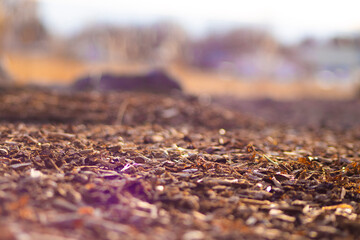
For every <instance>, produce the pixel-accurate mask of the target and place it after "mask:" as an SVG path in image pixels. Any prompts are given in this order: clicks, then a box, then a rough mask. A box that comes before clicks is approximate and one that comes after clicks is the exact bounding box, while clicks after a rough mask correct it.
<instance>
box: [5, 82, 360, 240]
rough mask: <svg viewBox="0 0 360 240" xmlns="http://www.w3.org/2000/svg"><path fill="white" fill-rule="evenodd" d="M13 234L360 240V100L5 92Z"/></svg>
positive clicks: (9, 235) (8, 223) (8, 212)
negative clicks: (281, 99) (278, 100)
mask: <svg viewBox="0 0 360 240" xmlns="http://www.w3.org/2000/svg"><path fill="white" fill-rule="evenodd" d="M0 102H1V104H0V121H1V123H0V215H1V218H0V239H89V240H90V239H185V240H190V239H193V240H195V239H356V238H358V236H359V234H360V185H359V182H360V175H359V174H360V121H359V117H360V101H358V100H346V101H334V100H333V101H319V100H303V101H281V102H277V101H274V100H246V101H245V100H238V99H233V98H230V97H217V98H213V99H211V98H208V97H194V96H188V95H180V94H179V95H177V96H172V97H170V96H165V95H153V94H150V93H148V94H147V93H130V92H125V93H98V92H87V93H64V92H62V93H61V92H52V91H49V90H41V89H32V90H29V89H28V90H26V89H17V90H12V91H5V92H1V94H0Z"/></svg>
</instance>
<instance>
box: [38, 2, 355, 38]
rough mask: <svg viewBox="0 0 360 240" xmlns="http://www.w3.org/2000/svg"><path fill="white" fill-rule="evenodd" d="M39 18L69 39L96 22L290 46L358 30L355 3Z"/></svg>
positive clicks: (52, 13) (73, 11) (47, 7)
mask: <svg viewBox="0 0 360 240" xmlns="http://www.w3.org/2000/svg"><path fill="white" fill-rule="evenodd" d="M39 4H40V14H41V17H42V18H43V19H44V20H45V21H46V24H47V26H48V27H50V28H51V29H54V32H58V33H60V34H70V33H73V32H75V31H76V30H78V29H80V28H81V27H83V26H86V25H88V24H91V23H95V22H110V23H114V24H146V23H153V22H156V21H159V20H164V19H166V20H172V21H175V22H179V23H180V24H182V25H183V26H184V27H185V29H187V30H188V31H189V32H191V33H192V34H195V35H198V34H201V33H203V32H205V31H206V30H207V29H210V28H212V27H214V26H213V25H216V27H217V28H221V27H225V28H226V27H229V26H236V25H237V24H251V25H258V26H262V27H266V28H269V29H270V30H272V31H273V32H274V33H275V34H276V35H277V36H278V37H279V38H280V39H282V40H284V41H293V40H296V39H298V38H300V37H303V36H307V35H313V36H316V37H321V36H327V35H331V34H335V33H344V32H345V33H346V32H350V31H354V30H360V14H358V9H359V7H360V2H359V1H357V0H332V1H328V0H315V1H314V0H301V1H300V0H299V1H295V0H292V1H290V0H251V1H241V0H222V1H209V0H182V1H169V0H151V1H145V0H131V1H122V0H98V1H89V0H40V1H39Z"/></svg>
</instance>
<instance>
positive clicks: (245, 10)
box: [0, 0, 360, 99]
mask: <svg viewBox="0 0 360 240" xmlns="http://www.w3.org/2000/svg"><path fill="white" fill-rule="evenodd" d="M358 6H359V3H358V2H357V1H356V0H333V1H325V0H317V1H310V0H302V1H286V0H271V1H266V0H253V1H239V0H238V1H236V0H222V1H204V0H199V1H190V0H183V1H176V2H168V1H165V0H152V1H143V0H132V1H116V0H93V1H87V0H71V1H70V0H37V1H36V0H0V61H1V66H0V79H1V80H0V83H1V84H2V85H9V84H16V85H23V84H29V83H30V84H45V85H59V84H60V85H61V84H64V85H65V84H70V83H72V82H73V81H74V80H75V79H76V78H78V77H79V76H82V75H85V74H88V73H89V74H96V73H101V72H114V73H126V74H130V73H139V72H146V71H148V70H150V69H154V68H164V69H166V70H167V71H169V72H170V73H171V74H172V75H173V76H174V77H176V78H177V79H179V80H180V81H181V82H182V84H183V86H184V88H185V90H186V91H187V92H189V93H195V94H213V95H221V94H226V95H233V96H237V97H240V98H259V97H270V98H276V99H292V98H306V97H310V98H336V99H348V98H353V97H354V96H356V95H359V92H360V90H359V89H360V87H359V86H360V14H358V12H357V11H358Z"/></svg>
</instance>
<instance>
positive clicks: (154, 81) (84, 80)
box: [72, 70, 182, 94]
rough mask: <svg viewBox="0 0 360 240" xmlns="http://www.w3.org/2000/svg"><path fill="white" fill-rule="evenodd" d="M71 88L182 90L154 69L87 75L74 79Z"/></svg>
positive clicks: (156, 91)
mask: <svg viewBox="0 0 360 240" xmlns="http://www.w3.org/2000/svg"><path fill="white" fill-rule="evenodd" d="M72 88H73V89H74V90H80V91H86V90H97V91H142V92H153V93H165V94H170V93H171V92H173V91H181V90H182V87H181V85H180V83H179V82H178V81H177V80H176V79H174V78H173V77H171V76H170V75H169V74H168V73H166V72H165V71H163V70H154V71H151V72H149V73H146V74H144V75H119V74H112V73H103V74H100V75H89V76H85V77H81V78H80V79H77V80H75V82H74V84H73V86H72Z"/></svg>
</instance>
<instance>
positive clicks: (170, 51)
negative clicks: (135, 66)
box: [66, 22, 186, 65]
mask: <svg viewBox="0 0 360 240" xmlns="http://www.w3.org/2000/svg"><path fill="white" fill-rule="evenodd" d="M68 41H69V44H67V45H68V46H70V47H69V48H68V49H66V51H68V52H69V53H71V54H73V55H74V57H77V58H81V59H85V60H100V61H102V60H111V61H123V62H146V63H148V64H151V65H158V64H159V65H162V64H167V63H170V62H172V61H177V60H179V58H181V57H180V56H181V53H182V48H183V45H184V43H185V41H186V34H185V31H184V30H183V29H182V28H181V27H179V26H178V25H176V24H173V23H167V22H161V23H157V24H153V25H150V26H129V27H119V26H110V25H92V26H90V27H88V28H86V29H84V30H83V31H81V32H80V33H78V34H77V35H75V36H73V37H72V38H70V39H69V40H68Z"/></svg>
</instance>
